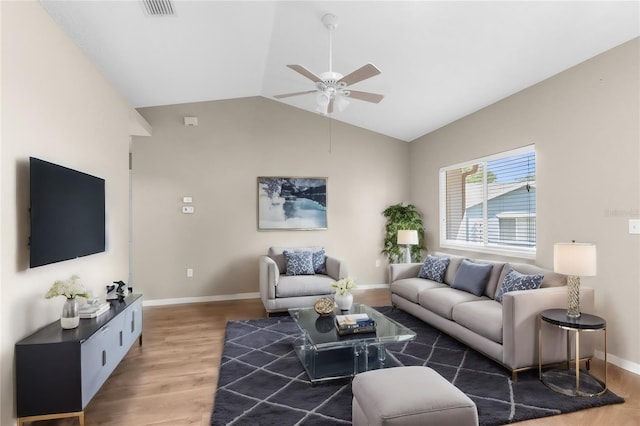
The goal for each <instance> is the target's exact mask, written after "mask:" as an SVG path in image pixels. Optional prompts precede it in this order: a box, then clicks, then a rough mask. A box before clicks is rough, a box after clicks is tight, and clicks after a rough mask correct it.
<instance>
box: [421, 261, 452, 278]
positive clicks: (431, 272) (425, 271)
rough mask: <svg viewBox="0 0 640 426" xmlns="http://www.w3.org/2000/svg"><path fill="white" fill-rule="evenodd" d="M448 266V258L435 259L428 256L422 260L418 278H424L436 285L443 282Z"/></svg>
mask: <svg viewBox="0 0 640 426" xmlns="http://www.w3.org/2000/svg"><path fill="white" fill-rule="evenodd" d="M448 265H449V258H448V257H436V256H432V255H430V254H429V255H427V257H426V258H425V259H424V263H423V264H422V267H421V268H420V272H419V273H418V278H425V279H427V280H431V281H435V282H438V283H441V282H444V273H445V272H446V271H447V266H448Z"/></svg>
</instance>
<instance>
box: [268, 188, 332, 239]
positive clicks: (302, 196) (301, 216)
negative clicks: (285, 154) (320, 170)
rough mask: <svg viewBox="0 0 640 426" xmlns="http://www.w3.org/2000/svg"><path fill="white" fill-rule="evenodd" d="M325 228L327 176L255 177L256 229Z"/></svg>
mask: <svg viewBox="0 0 640 426" xmlns="http://www.w3.org/2000/svg"><path fill="white" fill-rule="evenodd" d="M319 229H327V178H326V177H258V230H260V231H273V230H319Z"/></svg>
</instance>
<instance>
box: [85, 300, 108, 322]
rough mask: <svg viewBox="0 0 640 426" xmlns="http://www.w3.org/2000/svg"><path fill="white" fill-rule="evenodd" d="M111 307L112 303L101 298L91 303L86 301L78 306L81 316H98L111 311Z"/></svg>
mask: <svg viewBox="0 0 640 426" xmlns="http://www.w3.org/2000/svg"><path fill="white" fill-rule="evenodd" d="M109 309H111V303H109V302H105V301H99V300H92V301H91V303H86V304H85V305H82V306H81V307H80V308H78V312H79V314H80V318H96V317H99V316H100V315H102V314H104V313H105V312H109Z"/></svg>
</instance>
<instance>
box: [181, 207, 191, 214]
mask: <svg viewBox="0 0 640 426" xmlns="http://www.w3.org/2000/svg"><path fill="white" fill-rule="evenodd" d="M193 210H194V209H193V206H182V213H184V214H193Z"/></svg>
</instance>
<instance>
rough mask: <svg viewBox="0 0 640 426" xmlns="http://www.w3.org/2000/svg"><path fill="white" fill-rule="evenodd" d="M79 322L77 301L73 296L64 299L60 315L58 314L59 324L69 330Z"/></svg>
mask: <svg viewBox="0 0 640 426" xmlns="http://www.w3.org/2000/svg"><path fill="white" fill-rule="evenodd" d="M79 324H80V314H79V313H78V302H77V301H76V299H75V297H73V298H69V299H67V300H65V301H64V305H62V315H61V316H60V325H61V326H62V328H64V329H66V330H69V329H72V328H76V327H77V326H78V325H79Z"/></svg>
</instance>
